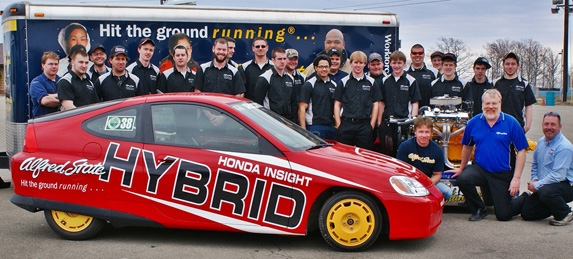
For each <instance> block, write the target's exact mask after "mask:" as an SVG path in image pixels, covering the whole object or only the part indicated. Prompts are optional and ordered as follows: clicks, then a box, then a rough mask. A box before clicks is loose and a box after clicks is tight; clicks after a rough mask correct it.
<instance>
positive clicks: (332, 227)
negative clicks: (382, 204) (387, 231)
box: [318, 191, 382, 251]
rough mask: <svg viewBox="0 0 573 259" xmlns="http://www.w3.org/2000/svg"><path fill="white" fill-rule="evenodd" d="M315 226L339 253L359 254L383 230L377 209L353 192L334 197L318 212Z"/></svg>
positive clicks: (370, 202)
mask: <svg viewBox="0 0 573 259" xmlns="http://www.w3.org/2000/svg"><path fill="white" fill-rule="evenodd" d="M318 220H319V222H318V226H319V228H320V233H321V234H322V237H323V238H324V239H325V240H326V242H327V243H328V244H329V245H331V246H332V247H334V248H336V249H339V250H342V251H360V250H364V249H366V248H368V247H369V246H371V245H372V244H373V243H374V242H375V241H376V239H377V238H378V236H379V235H380V230H381V229H382V216H381V213H380V208H379V207H378V205H377V204H376V203H375V202H374V201H373V200H372V199H371V198H370V197H368V196H366V195H364V194H362V193H360V192H355V191H344V192H339V193H336V194H335V195H333V196H331V197H330V198H328V200H327V201H326V202H325V203H324V205H323V206H322V208H321V210H320V215H319V219H318Z"/></svg>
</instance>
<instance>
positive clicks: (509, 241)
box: [0, 98, 573, 258]
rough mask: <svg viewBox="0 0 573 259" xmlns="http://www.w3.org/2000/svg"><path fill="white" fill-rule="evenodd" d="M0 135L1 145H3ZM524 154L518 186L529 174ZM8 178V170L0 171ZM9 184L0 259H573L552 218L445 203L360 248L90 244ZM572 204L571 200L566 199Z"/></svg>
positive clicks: (275, 243) (161, 240) (276, 242)
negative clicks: (423, 224) (423, 230)
mask: <svg viewBox="0 0 573 259" xmlns="http://www.w3.org/2000/svg"><path fill="white" fill-rule="evenodd" d="M3 104H4V100H3V98H1V99H0V115H1V116H0V124H2V125H0V127H1V128H4V119H3V118H2V117H3V116H4V105H3ZM533 110H534V116H533V127H532V129H531V131H530V132H529V133H528V134H527V136H528V138H530V139H533V140H537V139H538V138H539V137H541V136H542V132H541V127H540V125H541V118H542V116H543V114H544V113H545V112H548V111H557V112H559V113H560V114H561V115H562V117H563V120H564V121H563V124H564V126H563V133H564V134H565V136H568V137H569V139H573V119H570V118H571V117H569V116H568V112H573V107H572V106H539V105H536V106H534V109H533ZM3 138H4V136H1V137H0V140H1V141H2V142H1V144H0V149H3V148H4V145H5V144H4V141H3ZM530 168H531V154H528V155H527V162H526V168H525V170H524V174H523V177H522V180H521V190H522V191H523V190H525V189H526V187H525V186H526V183H527V181H528V179H529V177H530ZM0 176H1V177H2V178H3V179H4V180H8V181H9V180H10V179H11V177H10V172H9V171H8V170H0ZM12 194H13V189H12V188H9V189H0V258H182V257H186V258H347V257H351V258H357V257H360V258H421V257H423V258H571V254H573V248H572V245H571V244H572V242H573V224H570V225H567V226H563V227H555V226H550V225H549V224H548V221H549V219H546V220H541V221H535V222H527V221H523V220H521V218H519V217H516V218H514V219H513V220H511V221H509V222H499V221H497V220H495V216H493V209H492V208H489V212H490V216H488V217H487V218H485V219H484V220H482V221H479V222H468V218H469V214H468V213H467V212H466V211H465V210H464V209H463V208H458V207H446V208H445V210H444V212H445V213H444V216H443V222H442V224H441V226H440V227H439V228H438V231H437V233H436V234H434V235H432V236H431V237H428V238H425V239H421V240H401V241H388V240H383V239H379V240H378V241H377V242H376V243H375V244H374V245H373V246H372V247H371V248H370V249H369V250H367V251H365V252H361V253H341V252H337V251H334V250H332V249H331V248H330V247H329V246H328V245H327V244H326V243H325V242H324V241H323V240H322V237H321V236H320V234H319V233H318V232H313V233H311V234H310V235H309V236H306V237H285V236H271V235H256V234H246V233H226V232H212V231H195V230H174V229H154V228H122V229H113V228H111V227H108V228H106V229H104V230H103V231H102V232H101V233H100V234H99V235H98V236H96V237H95V238H93V239H91V240H88V241H67V240H63V239H61V238H60V237H59V236H57V235H56V234H55V233H53V232H52V231H51V229H50V228H49V227H48V225H47V224H46V222H45V220H44V215H43V213H42V212H39V213H30V212H27V211H25V210H22V209H20V208H18V207H16V206H15V205H13V204H11V203H10V201H9V199H10V197H11V196H12ZM569 205H570V206H573V203H570V204H569Z"/></svg>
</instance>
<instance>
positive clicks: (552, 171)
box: [521, 112, 573, 226]
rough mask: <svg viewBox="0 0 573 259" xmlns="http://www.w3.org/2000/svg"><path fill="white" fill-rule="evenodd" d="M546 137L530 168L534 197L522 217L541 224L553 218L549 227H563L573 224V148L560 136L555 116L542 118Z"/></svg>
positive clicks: (538, 145)
mask: <svg viewBox="0 0 573 259" xmlns="http://www.w3.org/2000/svg"><path fill="white" fill-rule="evenodd" d="M542 127H543V135H545V136H544V137H541V138H540V139H539V140H538V141H537V146H536V148H535V152H534V153H533V163H532V164H531V181H530V182H528V183H527V189H529V191H531V192H532V194H531V195H530V196H529V197H527V198H526V199H525V202H524V204H523V208H522V210H521V217H522V218H523V219H525V220H540V219H544V218H547V217H549V216H551V215H553V219H552V220H551V221H549V224H551V225H553V226H564V225H566V224H567V223H569V222H570V221H571V220H573V212H571V208H570V207H569V206H568V205H567V203H568V202H571V201H573V186H572V184H573V163H571V162H572V159H573V146H572V145H571V142H569V140H567V138H565V136H563V134H561V127H562V125H561V117H560V116H559V114H557V113H555V112H548V113H546V114H545V115H544V116H543V124H542Z"/></svg>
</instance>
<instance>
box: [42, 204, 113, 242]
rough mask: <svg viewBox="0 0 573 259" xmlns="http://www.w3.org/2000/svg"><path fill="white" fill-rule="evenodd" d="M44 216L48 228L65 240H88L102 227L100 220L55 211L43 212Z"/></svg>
mask: <svg viewBox="0 0 573 259" xmlns="http://www.w3.org/2000/svg"><path fill="white" fill-rule="evenodd" d="M44 216H45V217H46V221H47V222H48V225H49V226H50V228H51V229H52V230H53V231H54V232H56V233H57V234H58V235H60V236H62V237H63V238H65V239H72V240H83V239H88V238H90V237H92V236H94V235H95V234H97V233H98V232H99V231H100V230H101V229H102V228H103V225H104V222H103V221H102V220H100V219H96V218H93V217H90V216H84V215H79V214H74V213H68V212H63V211H57V210H44Z"/></svg>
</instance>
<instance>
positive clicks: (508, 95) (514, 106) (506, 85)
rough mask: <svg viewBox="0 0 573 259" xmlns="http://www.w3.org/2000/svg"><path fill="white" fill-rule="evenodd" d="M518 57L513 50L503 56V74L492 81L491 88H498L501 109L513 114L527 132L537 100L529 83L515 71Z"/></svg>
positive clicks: (517, 65)
mask: <svg viewBox="0 0 573 259" xmlns="http://www.w3.org/2000/svg"><path fill="white" fill-rule="evenodd" d="M518 67H519V57H517V55H515V53H513V52H509V53H507V54H506V55H505V56H504V58H503V72H504V74H503V76H501V77H500V78H498V79H496V80H494V81H493V88H495V89H497V90H499V92H500V93H501V96H503V99H502V100H501V111H502V112H505V113H507V114H509V115H511V116H513V117H514V118H515V119H516V120H517V122H519V124H520V125H521V127H523V130H524V131H525V132H526V133H527V132H528V131H529V129H530V128H531V120H532V116H533V104H534V103H536V102H537V99H536V98H535V95H534V94H533V90H532V88H531V85H530V84H529V83H528V82H527V81H526V80H525V79H523V78H522V77H520V76H519V74H518V73H517V68H518Z"/></svg>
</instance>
